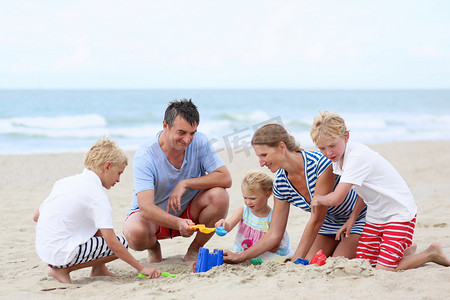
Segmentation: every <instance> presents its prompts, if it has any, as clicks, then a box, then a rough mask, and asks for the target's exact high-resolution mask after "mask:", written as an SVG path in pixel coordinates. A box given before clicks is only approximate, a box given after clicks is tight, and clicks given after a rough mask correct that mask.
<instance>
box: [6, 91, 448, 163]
mask: <svg viewBox="0 0 450 300" xmlns="http://www.w3.org/2000/svg"><path fill="white" fill-rule="evenodd" d="M182 98H188V99H189V98H191V99H192V100H193V101H194V103H195V104H196V105H197V106H198V109H199V111H200V124H199V128H198V129H199V131H202V132H204V133H206V134H207V136H208V137H209V139H210V141H211V143H212V144H213V146H214V147H215V148H216V149H217V150H218V151H226V153H227V155H228V156H229V158H230V159H232V155H233V152H234V151H247V150H246V148H247V147H248V146H249V143H250V139H251V136H252V134H253V132H254V131H255V129H256V128H258V127H259V126H261V125H262V124H264V123H266V122H278V123H281V124H283V125H284V126H285V127H286V129H287V130H288V131H289V132H290V133H291V134H292V135H294V136H295V137H296V138H297V141H298V142H299V143H300V144H301V145H303V146H313V143H312V141H311V138H310V136H309V130H310V126H311V123H312V120H313V118H314V116H315V115H316V114H317V113H318V111H320V110H321V111H323V110H330V111H335V112H337V113H339V114H340V115H341V116H342V117H343V118H344V119H345V120H346V123H347V127H348V128H349V130H350V134H351V139H352V140H355V141H359V142H362V143H366V144H376V143H385V142H392V141H408V140H414V141H417V140H421V141H427V140H450V90H0V108H1V109H0V154H31V153H57V152H78V151H82V152H85V151H87V150H88V149H89V147H90V146H91V145H92V144H93V143H94V142H95V141H96V140H97V139H98V138H100V137H102V136H104V135H107V136H110V137H111V138H112V139H114V140H115V141H116V142H117V143H118V144H119V146H121V147H122V148H124V149H126V150H135V149H136V148H137V147H138V146H139V145H140V144H142V143H143V142H144V141H145V140H146V139H148V138H149V137H151V136H153V135H155V134H156V133H157V132H158V131H159V130H161V129H162V120H163V116H164V111H165V108H166V107H167V104H168V102H169V101H171V100H173V99H182Z"/></svg>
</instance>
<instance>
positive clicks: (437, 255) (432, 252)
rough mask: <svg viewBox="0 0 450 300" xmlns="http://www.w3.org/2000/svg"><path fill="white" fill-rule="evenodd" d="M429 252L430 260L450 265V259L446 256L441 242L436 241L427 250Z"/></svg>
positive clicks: (446, 265) (445, 265)
mask: <svg viewBox="0 0 450 300" xmlns="http://www.w3.org/2000/svg"><path fill="white" fill-rule="evenodd" d="M425 252H426V253H428V257H429V258H430V261H432V262H434V263H437V264H439V265H442V266H444V267H448V266H450V259H448V257H447V256H445V253H444V251H443V250H442V246H441V244H439V243H438V242H434V243H432V244H431V245H430V247H428V248H427V249H426V250H425Z"/></svg>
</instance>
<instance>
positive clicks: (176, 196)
mask: <svg viewBox="0 0 450 300" xmlns="http://www.w3.org/2000/svg"><path fill="white" fill-rule="evenodd" d="M186 190H187V187H186V185H185V183H184V180H181V181H179V182H178V183H177V185H176V186H175V188H174V189H173V191H172V193H170V195H169V199H168V201H167V210H166V211H167V212H169V211H170V210H172V211H173V212H174V213H175V214H176V213H177V212H178V211H180V210H181V197H182V196H183V195H184V193H185V192H186Z"/></svg>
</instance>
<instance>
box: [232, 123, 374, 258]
mask: <svg viewBox="0 0 450 300" xmlns="http://www.w3.org/2000/svg"><path fill="white" fill-rule="evenodd" d="M252 146H253V149H254V150H255V153H256V155H257V156H258V158H259V162H260V165H261V167H264V166H266V167H267V168H269V170H270V171H271V172H272V173H276V174H275V178H274V184H273V195H274V208H273V214H272V222H271V225H270V229H269V231H268V232H267V233H266V234H265V235H264V236H263V237H262V238H261V239H260V240H259V241H258V242H257V243H255V244H254V245H253V246H252V247H250V248H248V249H247V250H245V251H244V252H242V253H240V254H236V253H232V252H230V251H224V262H226V263H240V262H243V261H246V260H248V259H251V258H254V257H257V256H259V255H261V254H262V253H264V252H266V251H270V250H271V249H274V248H276V246H277V245H279V243H280V242H281V239H282V237H283V233H284V231H285V229H286V225H287V220H288V216H289V209H290V204H292V205H294V206H297V207H299V208H301V209H303V210H305V211H307V212H311V216H310V218H309V221H308V223H307V224H306V227H305V229H304V231H303V234H302V237H301V239H300V243H299V245H298V247H297V250H296V251H295V253H294V256H293V257H292V260H293V261H295V260H296V259H297V258H303V259H307V260H311V258H312V257H313V256H314V254H315V253H316V252H317V251H318V250H320V249H322V250H323V252H324V253H325V254H326V255H327V256H344V257H347V258H354V257H355V255H356V247H357V244H358V240H359V237H360V235H361V233H362V228H363V227H364V223H365V212H366V208H365V205H364V203H363V201H362V200H361V199H360V198H359V197H357V195H356V193H355V192H354V191H350V192H349V193H348V195H347V196H346V198H345V200H344V201H343V203H342V204H341V205H339V206H335V207H326V206H318V207H314V209H312V206H311V199H312V198H313V196H314V195H315V194H316V195H326V194H328V193H330V192H332V191H333V189H334V187H335V185H336V184H337V183H338V181H339V178H338V177H336V176H335V175H334V174H333V170H332V166H331V161H330V160H329V159H327V158H326V157H324V156H323V155H322V154H321V153H320V152H319V151H305V150H303V149H301V148H300V147H299V146H298V145H297V143H296V141H295V139H294V137H292V136H291V135H289V134H288V133H287V131H286V130H285V129H284V128H283V127H282V126H281V125H279V124H266V125H264V126H262V127H261V128H259V129H258V130H257V131H256V132H255V134H254V135H253V138H252ZM354 209H355V210H356V211H357V212H358V211H359V212H360V213H359V214H358V213H357V214H354V216H355V219H349V217H350V215H351V212H352V211H353V210H354ZM353 225H354V226H353ZM341 234H344V235H345V237H343V238H341Z"/></svg>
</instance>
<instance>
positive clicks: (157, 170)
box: [128, 131, 225, 216]
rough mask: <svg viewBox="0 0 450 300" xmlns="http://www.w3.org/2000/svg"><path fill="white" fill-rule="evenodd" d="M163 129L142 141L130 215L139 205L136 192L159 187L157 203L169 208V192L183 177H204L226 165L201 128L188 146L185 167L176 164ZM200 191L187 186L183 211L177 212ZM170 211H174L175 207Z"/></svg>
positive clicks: (159, 205) (163, 207)
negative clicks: (163, 141)
mask: <svg viewBox="0 0 450 300" xmlns="http://www.w3.org/2000/svg"><path fill="white" fill-rule="evenodd" d="M161 132H162V131H160V132H158V134H157V135H156V137H155V138H154V139H152V140H150V141H148V142H146V143H145V144H144V145H142V146H141V147H140V148H139V149H138V150H137V151H136V154H135V156H134V161H133V177H134V189H133V203H132V205H131V208H130V209H129V210H128V215H129V214H130V213H132V212H133V211H135V210H138V209H139V206H138V201H137V196H136V195H137V194H138V193H140V192H142V191H147V190H153V191H155V202H154V203H155V205H157V206H158V207H159V208H161V209H162V210H164V211H166V209H167V200H168V199H169V195H170V193H172V191H173V189H174V188H175V186H176V184H177V183H178V182H179V181H180V180H182V179H186V178H196V177H200V176H203V175H206V174H207V173H211V172H213V171H215V170H216V169H217V168H219V167H222V166H224V165H225V164H224V162H223V161H222V159H221V158H220V157H219V155H217V153H216V151H215V150H214V148H213V147H212V145H211V144H210V143H209V141H208V139H207V137H206V136H205V135H204V134H203V133H200V132H197V133H195V136H194V139H193V140H192V142H191V143H190V144H189V146H188V147H187V148H186V150H185V155H184V161H183V164H182V166H181V168H180V169H177V168H175V167H174V166H173V165H172V164H171V163H170V162H169V160H168V159H167V157H166V155H165V154H164V152H163V150H162V149H161V146H160V144H159V142H158V137H159V135H160V134H161ZM198 192H199V190H189V189H188V190H186V192H185V193H184V194H183V196H182V197H181V211H178V212H177V214H176V215H177V216H179V215H180V214H181V213H182V212H183V211H184V210H185V209H186V207H187V206H188V204H189V202H190V201H191V200H192V198H194V196H195V195H196V194H197V193H198ZM169 213H171V214H173V212H172V211H171V210H170V211H169Z"/></svg>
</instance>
